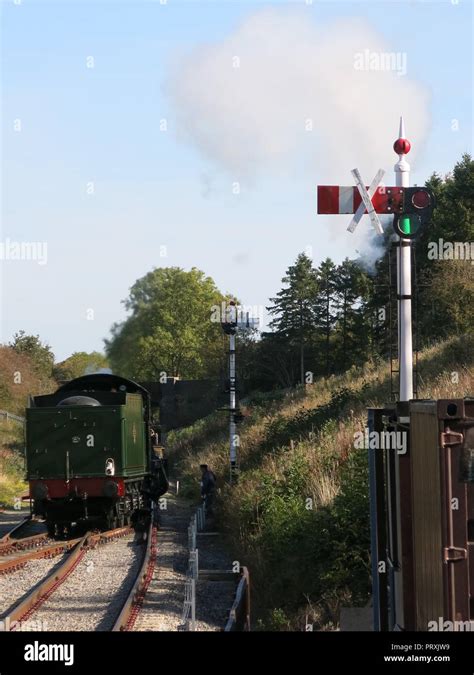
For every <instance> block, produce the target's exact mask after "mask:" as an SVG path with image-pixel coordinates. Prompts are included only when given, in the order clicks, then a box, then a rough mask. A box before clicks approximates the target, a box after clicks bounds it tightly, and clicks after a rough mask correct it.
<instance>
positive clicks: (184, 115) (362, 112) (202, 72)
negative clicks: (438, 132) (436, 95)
mask: <svg viewBox="0 0 474 675" xmlns="http://www.w3.org/2000/svg"><path fill="white" fill-rule="evenodd" d="M394 50H395V46H394V45H392V44H387V43H386V41H385V40H384V38H383V36H382V35H381V34H379V33H378V31H377V30H376V29H375V28H374V27H373V26H372V25H371V24H370V23H369V22H368V21H367V20H365V19H359V18H347V19H344V20H342V19H338V20H333V21H331V22H327V23H319V24H318V23H316V21H315V20H314V19H313V18H311V17H310V15H309V13H307V12H305V11H304V9H301V10H294V9H293V10H282V9H266V10H263V11H261V12H258V13H255V14H253V15H251V16H249V17H248V18H247V19H246V20H245V21H244V22H243V23H242V24H241V25H240V26H238V27H237V28H236V29H235V31H234V32H233V33H232V34H230V35H228V36H227V37H226V38H225V39H223V40H222V41H220V42H215V43H212V44H204V45H201V46H197V47H196V48H194V49H193V50H192V51H191V52H188V53H187V54H185V55H184V56H182V57H181V58H180V60H179V62H178V63H175V66H174V67H173V69H172V72H171V74H170V77H169V80H168V83H167V85H166V89H167V91H168V94H169V96H170V97H171V100H172V102H173V107H174V111H175V114H176V125H177V128H176V130H177V133H178V135H179V137H180V138H182V139H183V140H187V141H191V142H192V143H193V144H194V145H195V146H197V148H199V149H200V151H201V152H202V153H203V154H204V156H205V157H206V158H207V159H210V160H212V161H213V163H214V164H215V165H216V168H218V167H220V168H221V169H225V170H226V171H228V172H229V174H230V175H231V176H233V177H235V180H243V181H245V180H248V181H252V182H253V181H255V180H256V179H258V176H259V175H261V174H262V173H263V172H265V174H268V173H269V172H270V173H274V172H277V173H279V174H283V175H293V176H295V175H296V176H298V177H299V176H300V175H301V176H303V177H305V178H306V180H309V181H311V182H312V183H313V184H314V183H315V182H316V181H319V182H321V181H323V182H325V183H326V184H351V183H352V178H351V175H350V170H351V169H353V168H354V167H358V168H359V169H360V171H361V173H362V176H363V177H364V178H365V179H366V181H367V184H368V183H370V181H371V180H372V178H373V176H374V175H375V173H376V171H377V169H378V168H379V167H382V168H384V169H386V170H387V171H388V172H389V173H388V176H389V177H387V178H386V179H385V183H386V184H390V182H392V181H393V178H392V177H393V173H392V167H393V164H394V162H395V161H396V155H395V154H394V152H393V150H392V147H391V146H392V142H393V140H395V138H396V135H397V131H398V120H399V116H400V114H404V116H405V119H406V123H407V136H408V138H409V139H410V140H411V141H412V144H413V153H412V154H411V155H410V160H411V159H412V158H413V160H415V158H416V152H417V151H419V150H420V148H421V147H422V144H423V141H424V139H425V135H426V133H427V131H428V127H429V114H428V102H429V99H428V92H427V89H426V88H425V87H423V86H422V85H420V83H418V82H416V81H414V80H413V79H411V77H410V54H409V53H405V52H404V53H402V54H400V53H398V54H397V53H395V54H394ZM387 55H388V56H387ZM390 55H392V58H391V60H390ZM384 58H385V60H384ZM387 58H388V61H387ZM387 62H391V64H392V69H390V70H387ZM378 63H379V68H380V69H379V70H377V69H376V68H377V64H378ZM402 64H403V67H402ZM404 71H406V72H404Z"/></svg>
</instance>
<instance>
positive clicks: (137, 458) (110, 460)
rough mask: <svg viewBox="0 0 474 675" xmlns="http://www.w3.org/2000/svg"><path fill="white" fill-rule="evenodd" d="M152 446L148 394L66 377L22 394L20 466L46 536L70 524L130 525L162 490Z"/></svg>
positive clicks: (161, 471)
mask: <svg viewBox="0 0 474 675" xmlns="http://www.w3.org/2000/svg"><path fill="white" fill-rule="evenodd" d="M157 450H158V449H157V448H156V447H154V445H153V427H152V423H151V402H150V394H149V393H148V391H147V390H146V389H144V388H143V387H142V386H141V385H139V384H137V383H136V382H133V381H131V380H128V379H126V378H123V377H119V376H117V375H109V374H102V373H101V374H95V375H84V376H83V377H79V378H76V379H75V380H71V381H70V382H67V383H66V384H64V385H62V386H61V387H59V389H58V390H57V391H56V392H55V393H53V394H48V395H43V396H34V397H30V401H29V405H28V408H27V410H26V465H27V480H28V481H29V486H30V498H31V500H32V512H33V514H35V515H39V516H43V517H44V518H45V520H46V523H47V526H48V532H49V533H50V535H51V536H54V535H61V534H63V533H64V531H67V530H70V529H71V527H72V526H74V525H81V524H82V525H86V526H87V527H91V526H96V527H99V528H104V527H105V528H107V529H111V528H114V527H119V526H123V525H125V524H130V523H132V522H133V523H138V522H140V521H141V520H143V519H145V518H146V517H147V515H148V514H149V513H150V509H151V506H152V503H153V501H156V500H157V499H158V498H159V497H160V496H161V495H163V494H164V493H165V492H166V491H167V490H168V480H167V477H166V470H165V460H164V459H163V458H162V457H161V456H160V455H159V454H158V451H157Z"/></svg>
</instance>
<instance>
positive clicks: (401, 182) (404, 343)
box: [393, 117, 413, 401]
mask: <svg viewBox="0 0 474 675" xmlns="http://www.w3.org/2000/svg"><path fill="white" fill-rule="evenodd" d="M410 147H411V145H410V142H409V141H407V139H406V137H405V124H404V121H403V117H401V118H400V131H399V134H398V139H397V140H396V141H395V143H394V145H393V149H394V151H395V152H396V153H397V155H398V162H397V163H396V164H395V167H394V168H395V180H396V186H397V187H402V188H405V187H409V186H410V165H409V164H408V162H407V161H406V159H405V155H406V154H407V153H408V152H410ZM398 243H399V250H398V255H397V304H398V369H399V383H400V401H409V400H410V399H412V398H413V337H412V313H411V242H410V240H409V239H403V238H402V237H399V242H398Z"/></svg>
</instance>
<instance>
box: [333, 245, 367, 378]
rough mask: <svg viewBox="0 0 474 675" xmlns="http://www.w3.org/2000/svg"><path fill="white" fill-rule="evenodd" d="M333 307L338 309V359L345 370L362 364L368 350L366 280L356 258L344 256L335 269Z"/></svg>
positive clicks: (364, 273)
mask: <svg viewBox="0 0 474 675" xmlns="http://www.w3.org/2000/svg"><path fill="white" fill-rule="evenodd" d="M335 291H336V298H335V303H334V304H335V307H336V312H337V327H336V328H337V330H336V332H337V335H338V340H337V343H338V344H337V347H336V349H337V360H338V367H339V369H340V370H342V371H344V370H346V368H348V367H349V366H351V365H353V364H360V363H363V362H364V361H365V360H366V358H367V356H368V351H369V332H370V324H369V322H368V321H367V318H368V316H367V312H366V301H367V299H368V295H369V279H368V276H367V274H366V272H365V271H364V270H363V269H362V268H361V267H360V265H358V264H357V262H356V261H355V260H349V258H346V259H345V260H343V262H342V263H341V265H339V266H338V268H337V270H336V277H335Z"/></svg>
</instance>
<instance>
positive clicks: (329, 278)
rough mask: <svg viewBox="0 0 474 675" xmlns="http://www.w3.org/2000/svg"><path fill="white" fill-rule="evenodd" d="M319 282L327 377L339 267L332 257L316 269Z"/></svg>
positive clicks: (319, 318)
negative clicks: (337, 267)
mask: <svg viewBox="0 0 474 675" xmlns="http://www.w3.org/2000/svg"><path fill="white" fill-rule="evenodd" d="M316 273H317V276H318V282H319V294H318V303H317V306H316V323H317V325H318V328H319V329H320V332H321V333H322V335H324V354H325V364H324V370H325V374H326V377H328V376H329V375H330V373H331V333H332V331H333V327H334V318H335V317H334V296H335V295H336V282H337V269H336V266H335V264H334V263H333V261H332V260H331V259H330V258H326V260H323V262H322V263H321V264H320V266H319V268H318V269H317V271H316Z"/></svg>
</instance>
